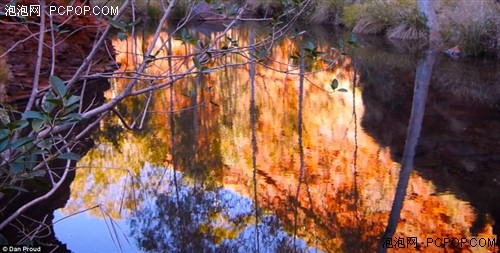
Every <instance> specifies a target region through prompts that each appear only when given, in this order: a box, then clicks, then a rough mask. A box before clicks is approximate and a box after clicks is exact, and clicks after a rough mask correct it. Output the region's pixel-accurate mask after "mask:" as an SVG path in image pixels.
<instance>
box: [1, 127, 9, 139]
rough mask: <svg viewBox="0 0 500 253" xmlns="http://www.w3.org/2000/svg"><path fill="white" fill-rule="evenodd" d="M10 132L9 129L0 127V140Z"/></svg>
mask: <svg viewBox="0 0 500 253" xmlns="http://www.w3.org/2000/svg"><path fill="white" fill-rule="evenodd" d="M9 134H10V131H9V130H7V129H0V140H2V139H4V138H7V137H8V136H9Z"/></svg>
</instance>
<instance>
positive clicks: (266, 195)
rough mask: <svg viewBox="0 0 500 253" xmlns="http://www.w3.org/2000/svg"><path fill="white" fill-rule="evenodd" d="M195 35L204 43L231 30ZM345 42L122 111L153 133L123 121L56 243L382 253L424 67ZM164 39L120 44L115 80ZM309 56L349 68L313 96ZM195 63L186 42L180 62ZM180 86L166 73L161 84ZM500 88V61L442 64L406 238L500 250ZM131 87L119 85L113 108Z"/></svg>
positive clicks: (101, 149) (385, 46)
mask: <svg viewBox="0 0 500 253" xmlns="http://www.w3.org/2000/svg"><path fill="white" fill-rule="evenodd" d="M258 27H259V25H255V24H252V25H241V26H240V27H238V28H236V29H233V30H231V31H230V33H229V36H230V37H231V38H232V39H233V40H236V41H237V42H238V45H239V46H245V45H248V44H249V43H250V41H251V39H252V38H253V37H254V36H255V38H257V39H258V38H259V36H261V35H265V30H264V29H262V30H261V29H259V28H258ZM190 33H191V34H192V35H193V36H195V37H196V38H197V39H199V40H204V38H206V37H208V38H212V39H213V38H214V37H215V36H216V35H217V34H218V31H217V27H215V26H214V25H207V26H199V27H195V28H192V29H191V30H190ZM252 34H253V35H252ZM345 36H346V35H339V34H333V33H331V31H329V30H328V29H321V28H318V29H311V30H309V31H308V32H307V33H306V34H305V35H303V37H300V38H291V37H288V38H285V39H282V40H280V41H278V42H277V43H275V44H274V45H273V47H272V50H271V51H270V52H269V55H268V58H266V59H264V60H263V61H262V62H261V63H262V64H257V65H256V66H255V74H252V73H253V71H251V68H252V66H250V65H249V64H245V65H238V63H241V62H244V61H245V58H243V56H238V55H232V56H227V57H225V58H223V59H222V60H221V62H212V63H210V64H212V65H214V66H215V65H222V64H227V65H236V66H234V67H227V68H223V69H219V70H217V71H216V72H214V73H210V74H207V75H200V76H195V77H188V78H186V79H185V80H183V81H182V82H176V83H175V85H174V86H173V87H167V88H165V89H164V90H161V91H159V92H156V93H154V94H152V95H151V96H150V95H149V94H147V95H145V96H139V97H136V98H133V99H129V100H126V101H125V103H124V104H123V105H121V106H120V107H119V108H118V111H120V112H121V113H122V114H123V117H124V118H125V120H126V121H128V122H133V121H134V120H135V122H136V126H139V127H140V128H141V129H140V130H134V131H129V130H126V128H125V126H124V124H123V123H122V122H121V121H120V120H119V118H118V117H110V118H107V119H106V120H105V121H104V122H103V123H102V124H101V127H100V130H99V131H97V132H96V133H95V135H94V139H95V146H94V147H93V148H92V149H91V150H90V151H89V152H88V153H87V155H86V156H85V157H84V158H83V159H82V160H81V161H80V162H79V164H78V166H79V169H78V170H77V172H76V177H75V180H74V181H73V182H72V185H71V196H70V199H69V200H68V202H67V204H66V206H65V207H64V208H62V209H59V210H57V211H56V213H55V220H57V219H59V218H63V217H65V216H70V215H73V216H71V217H69V218H66V219H64V220H62V221H60V222H58V223H56V224H55V225H54V229H55V234H56V236H57V238H58V239H59V240H60V241H62V242H63V243H65V244H66V247H67V248H68V249H69V250H71V251H74V252H120V251H123V252H373V251H374V250H375V249H376V248H377V246H378V245H379V244H380V236H381V235H382V234H383V232H384V230H385V227H386V225H387V220H388V217H389V212H390V210H391V207H392V201H393V198H394V193H395V190H396V185H397V182H398V175H399V170H400V167H401V165H400V163H401V160H402V159H403V154H404V146H405V142H406V137H407V130H408V122H409V118H410V113H411V108H412V98H413V91H414V90H413V86H414V83H415V72H416V68H417V61H418V60H419V59H420V58H422V56H423V54H422V50H421V48H418V46H416V45H415V44H418V43H409V44H408V45H405V44H402V43H399V42H388V41H384V40H381V39H380V38H370V37H367V38H359V44H361V46H362V47H359V48H352V49H349V50H348V54H347V55H341V54H339V53H338V51H336V50H333V49H332V47H336V41H337V39H338V38H344V39H345V38H346V37H345ZM152 37H153V35H152V34H148V33H145V34H141V36H136V37H135V38H130V37H129V38H127V39H126V40H119V39H115V40H114V41H113V46H114V47H115V50H116V52H117V55H116V60H117V62H119V63H120V64H121V65H120V69H119V70H117V71H124V70H131V69H133V68H134V67H133V66H134V65H133V59H132V55H134V54H135V53H138V52H139V51H138V50H140V49H137V48H139V47H136V46H134V44H135V45H146V46H147V45H149V44H150V43H151V41H152ZM161 39H162V40H163V41H167V40H168V33H167V32H164V33H162V34H161ZM307 41H312V42H314V44H315V45H316V46H318V50H320V51H322V52H325V53H326V56H324V57H326V58H330V59H335V60H336V61H337V64H336V65H335V67H334V68H331V69H328V70H324V71H317V70H320V69H322V68H324V67H325V66H326V65H327V63H326V62H321V61H317V62H310V63H308V64H309V65H308V68H307V69H306V70H307V71H308V72H311V73H310V74H307V75H306V77H305V80H304V83H303V85H302V86H301V85H300V81H299V77H298V75H297V73H298V67H297V64H296V62H294V61H293V59H291V55H292V54H293V53H294V51H296V50H297V49H300V48H301V47H302V45H304V43H305V42H307ZM193 50H194V49H193V48H191V46H189V45H184V44H183V43H182V42H181V41H179V40H173V41H172V51H173V54H174V55H182V54H185V53H186V52H193ZM166 55H167V52H164V51H162V52H160V54H159V55H158V56H157V57H165V56H166ZM222 61H223V62H222ZM190 64H192V62H191V59H188V60H187V61H186V62H183V61H182V60H179V61H176V62H174V66H173V67H174V68H177V69H181V70H182V69H187V66H188V65H190ZM264 65H265V66H264ZM168 71H169V64H168V61H157V62H155V64H154V65H153V66H150V67H149V68H148V69H147V73H148V74H150V75H153V76H154V75H161V74H163V73H167V72H168ZM334 78H335V79H337V80H338V83H339V87H338V89H337V91H335V92H334V91H333V90H332V88H331V87H330V84H331V82H332V80H333V79H334ZM499 80H500V65H499V62H498V60H488V59H458V60H454V59H451V58H449V57H447V56H445V55H440V56H438V57H437V61H436V63H435V65H434V67H433V77H432V79H431V83H430V87H429V93H428V96H427V99H426V106H425V118H424V120H423V125H422V131H421V134H420V138H419V144H418V146H417V150H416V156H415V158H414V171H413V172H412V174H411V177H410V182H409V185H408V190H407V195H406V199H405V202H404V205H403V209H402V212H401V220H400V221H399V223H398V226H397V230H396V234H395V237H398V238H405V240H406V239H407V238H410V237H416V238H417V248H419V249H421V250H424V251H426V252H444V251H445V250H446V249H445V248H443V247H441V248H440V247H437V246H436V244H432V243H431V244H427V240H428V239H427V238H432V239H434V240H436V239H437V238H445V237H446V238H452V237H454V238H472V237H476V238H486V239H490V240H491V239H494V238H496V235H498V233H499V231H500V230H499V227H498V223H499V222H500V204H498V203H500V199H499V195H498V190H499V189H500V172H499V171H500V170H499V169H500V155H499V153H498V150H499V145H500V131H499V129H500V110H499V109H500V103H499V102H500V100H499V98H500V81H499ZM124 85H125V84H124V83H122V82H121V81H117V80H112V88H111V89H110V90H108V91H106V94H105V95H106V97H107V98H108V99H111V98H113V97H114V96H116V94H118V93H119V91H120V90H121V89H122V88H123V87H124ZM144 85H147V84H144ZM339 89H340V91H339ZM301 94H302V95H301ZM252 98H253V99H252ZM144 111H146V112H147V113H146V116H145V117H144V119H142V118H141V117H137V115H141V112H144ZM437 245H441V244H440V243H438V244H437ZM452 248H453V246H450V245H447V250H448V251H450V250H451V251H453V250H455V251H454V252H461V251H464V252H469V251H468V250H472V251H473V252H488V250H489V251H490V252H491V251H494V252H496V251H498V248H495V247H491V246H490V247H474V248H471V247H468V246H465V245H464V246H463V248H458V249H457V248H456V247H455V249H452ZM414 250H415V245H413V246H411V248H405V249H400V250H399V251H398V252H405V251H407V252H412V251H414Z"/></svg>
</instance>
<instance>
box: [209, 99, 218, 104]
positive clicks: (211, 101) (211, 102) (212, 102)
mask: <svg viewBox="0 0 500 253" xmlns="http://www.w3.org/2000/svg"><path fill="white" fill-rule="evenodd" d="M210 104H213V105H215V106H219V105H218V104H217V103H215V102H214V101H213V100H211V99H210Z"/></svg>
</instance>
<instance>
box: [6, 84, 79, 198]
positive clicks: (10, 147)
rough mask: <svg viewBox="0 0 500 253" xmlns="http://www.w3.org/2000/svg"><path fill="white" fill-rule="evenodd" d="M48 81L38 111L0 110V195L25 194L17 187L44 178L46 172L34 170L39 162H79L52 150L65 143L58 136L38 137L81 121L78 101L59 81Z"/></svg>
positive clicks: (73, 157) (77, 157)
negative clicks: (46, 91)
mask: <svg viewBox="0 0 500 253" xmlns="http://www.w3.org/2000/svg"><path fill="white" fill-rule="evenodd" d="M49 80H50V84H51V87H52V89H51V90H50V91H49V92H48V93H47V94H46V95H45V97H44V99H43V103H42V104H41V106H40V108H39V109H40V110H38V111H26V112H24V113H22V114H21V113H20V112H18V111H16V110H14V109H12V108H10V107H5V106H3V108H0V112H1V114H2V116H3V117H2V121H1V122H0V153H1V154H2V156H1V159H2V160H1V167H0V169H1V171H0V178H1V179H2V180H1V181H2V184H1V185H0V191H11V190H17V191H26V190H25V189H23V188H21V187H18V186H16V183H17V182H20V181H23V180H26V179H34V178H39V177H42V176H44V175H45V171H43V170H39V169H37V170H35V167H36V166H37V164H39V162H38V161H39V159H41V158H43V159H44V160H45V161H50V160H54V159H65V160H79V159H80V157H79V156H78V155H76V154H74V153H71V152H65V153H62V152H61V151H60V150H57V149H56V148H55V147H57V146H60V145H61V144H63V143H64V137H63V136H62V135H61V134H55V135H47V136H46V137H43V138H38V137H37V136H39V135H40V134H41V133H42V132H44V131H47V130H50V129H53V128H54V127H57V126H64V125H74V124H76V123H78V122H80V121H81V120H82V116H81V115H80V113H78V107H79V104H78V102H79V101H80V97H78V96H75V95H72V94H71V93H69V92H68V91H67V89H66V86H65V85H64V83H63V81H62V80H61V79H60V78H58V77H56V76H51V77H50V79H49Z"/></svg>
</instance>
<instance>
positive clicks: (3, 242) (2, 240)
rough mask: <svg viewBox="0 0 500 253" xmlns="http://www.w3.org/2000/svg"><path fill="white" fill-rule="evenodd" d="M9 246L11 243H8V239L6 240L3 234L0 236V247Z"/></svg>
mask: <svg viewBox="0 0 500 253" xmlns="http://www.w3.org/2000/svg"><path fill="white" fill-rule="evenodd" d="M7 245H9V241H7V238H5V237H4V236H3V235H2V234H0V246H7Z"/></svg>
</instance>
